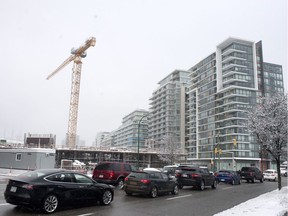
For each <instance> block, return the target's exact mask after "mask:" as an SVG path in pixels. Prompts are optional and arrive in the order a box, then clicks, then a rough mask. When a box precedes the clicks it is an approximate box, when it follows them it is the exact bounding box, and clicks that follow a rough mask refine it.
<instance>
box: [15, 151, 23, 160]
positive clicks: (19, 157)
mask: <svg viewBox="0 0 288 216" xmlns="http://www.w3.org/2000/svg"><path fill="white" fill-rule="evenodd" d="M21 160H22V154H21V153H16V161H21Z"/></svg>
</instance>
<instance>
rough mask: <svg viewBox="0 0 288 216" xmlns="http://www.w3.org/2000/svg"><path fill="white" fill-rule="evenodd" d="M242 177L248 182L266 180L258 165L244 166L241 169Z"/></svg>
mask: <svg viewBox="0 0 288 216" xmlns="http://www.w3.org/2000/svg"><path fill="white" fill-rule="evenodd" d="M240 176H241V179H243V180H246V181H247V182H250V181H251V182H252V183H254V182H255V181H256V180H259V181H260V182H261V183H263V181H264V176H263V173H262V172H261V171H260V170H259V169H258V168H257V167H242V168H241V171H240Z"/></svg>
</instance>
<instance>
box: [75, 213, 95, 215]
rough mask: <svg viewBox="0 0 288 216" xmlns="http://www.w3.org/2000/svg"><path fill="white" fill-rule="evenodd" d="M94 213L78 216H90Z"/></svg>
mask: <svg viewBox="0 0 288 216" xmlns="http://www.w3.org/2000/svg"><path fill="white" fill-rule="evenodd" d="M93 214H94V213H87V214H82V215H78V216H89V215H93Z"/></svg>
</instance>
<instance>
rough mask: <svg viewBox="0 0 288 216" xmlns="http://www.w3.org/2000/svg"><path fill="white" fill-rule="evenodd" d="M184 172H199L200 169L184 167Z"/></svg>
mask: <svg viewBox="0 0 288 216" xmlns="http://www.w3.org/2000/svg"><path fill="white" fill-rule="evenodd" d="M182 170H183V172H184V173H186V172H189V173H199V170H198V169H191V168H182Z"/></svg>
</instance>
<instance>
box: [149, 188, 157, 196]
mask: <svg viewBox="0 0 288 216" xmlns="http://www.w3.org/2000/svg"><path fill="white" fill-rule="evenodd" d="M150 195H151V197H152V198H155V197H157V196H158V190H157V188H156V187H153V188H152V190H151V192H150Z"/></svg>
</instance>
